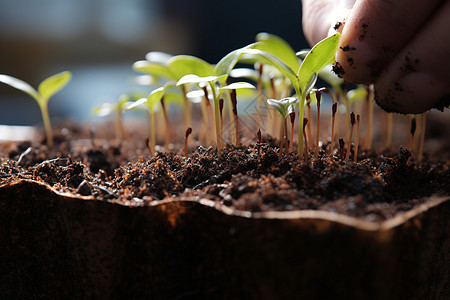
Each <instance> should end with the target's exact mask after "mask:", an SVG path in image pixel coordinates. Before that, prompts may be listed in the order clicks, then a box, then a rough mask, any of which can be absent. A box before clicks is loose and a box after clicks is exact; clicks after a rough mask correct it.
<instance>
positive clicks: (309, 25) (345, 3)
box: [302, 0, 355, 46]
mask: <svg viewBox="0 0 450 300" xmlns="http://www.w3.org/2000/svg"><path fill="white" fill-rule="evenodd" d="M354 4H355V0H302V11H303V16H302V27H303V33H304V34H305V37H306V39H307V40H308V42H309V44H310V45H311V46H313V45H315V44H317V43H318V42H319V41H321V40H322V39H324V38H326V37H327V36H328V35H330V34H332V33H334V32H335V31H336V30H339V31H340V30H341V29H342V27H341V26H340V24H342V23H343V22H344V21H345V19H346V18H347V16H348V15H349V14H350V11H351V9H352V8H353V5H354ZM339 22H340V23H339Z"/></svg>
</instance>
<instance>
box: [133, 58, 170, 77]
mask: <svg viewBox="0 0 450 300" xmlns="http://www.w3.org/2000/svg"><path fill="white" fill-rule="evenodd" d="M133 70H135V71H137V72H141V73H145V74H149V75H152V76H154V77H156V78H161V77H162V78H165V79H168V80H176V76H175V74H173V73H172V72H171V71H170V70H169V68H168V67H166V66H164V65H161V64H158V63H153V62H149V61H146V60H140V61H137V62H135V63H134V64H133Z"/></svg>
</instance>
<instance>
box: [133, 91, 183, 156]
mask: <svg viewBox="0 0 450 300" xmlns="http://www.w3.org/2000/svg"><path fill="white" fill-rule="evenodd" d="M173 86H174V84H173V83H172V82H168V83H166V84H165V85H164V86H162V87H160V88H157V89H155V90H153V91H152V92H151V93H150V94H149V95H148V97H147V98H141V99H139V100H137V101H136V102H134V103H133V104H132V105H130V106H129V107H128V109H131V108H134V107H136V106H139V105H141V104H144V103H145V104H146V106H147V109H148V113H149V118H150V148H151V149H152V152H154V151H155V146H156V119H155V106H156V104H158V103H159V102H160V101H161V100H162V98H163V97H164V93H165V92H166V90H167V89H168V88H170V87H173Z"/></svg>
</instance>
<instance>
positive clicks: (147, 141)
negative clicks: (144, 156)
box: [145, 138, 153, 156]
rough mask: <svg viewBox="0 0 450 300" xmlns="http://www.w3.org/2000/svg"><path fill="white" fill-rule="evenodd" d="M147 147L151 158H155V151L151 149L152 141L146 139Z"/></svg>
mask: <svg viewBox="0 0 450 300" xmlns="http://www.w3.org/2000/svg"><path fill="white" fill-rule="evenodd" d="M145 146H146V147H147V150H148V153H149V154H150V156H153V151H152V149H151V147H150V139H149V138H145Z"/></svg>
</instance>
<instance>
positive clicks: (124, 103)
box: [92, 95, 133, 141]
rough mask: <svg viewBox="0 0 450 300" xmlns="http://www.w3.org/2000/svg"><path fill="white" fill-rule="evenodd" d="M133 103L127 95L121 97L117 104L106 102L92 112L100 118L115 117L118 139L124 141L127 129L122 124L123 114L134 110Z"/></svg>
mask: <svg viewBox="0 0 450 300" xmlns="http://www.w3.org/2000/svg"><path fill="white" fill-rule="evenodd" d="M132 104H133V102H131V100H130V97H128V96H127V95H121V96H120V97H119V100H118V101H117V102H116V103H109V102H105V103H102V104H101V105H100V106H98V107H96V108H94V109H93V110H92V112H93V113H94V114H95V115H97V116H99V117H105V116H108V115H111V114H114V115H115V127H116V139H117V140H119V141H120V140H122V139H123V138H124V137H125V129H124V126H123V122H122V114H123V113H124V112H125V111H126V110H128V109H131V108H132V106H131V105H132Z"/></svg>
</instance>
